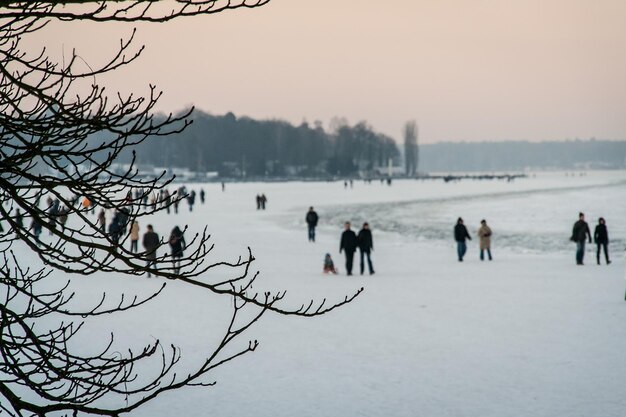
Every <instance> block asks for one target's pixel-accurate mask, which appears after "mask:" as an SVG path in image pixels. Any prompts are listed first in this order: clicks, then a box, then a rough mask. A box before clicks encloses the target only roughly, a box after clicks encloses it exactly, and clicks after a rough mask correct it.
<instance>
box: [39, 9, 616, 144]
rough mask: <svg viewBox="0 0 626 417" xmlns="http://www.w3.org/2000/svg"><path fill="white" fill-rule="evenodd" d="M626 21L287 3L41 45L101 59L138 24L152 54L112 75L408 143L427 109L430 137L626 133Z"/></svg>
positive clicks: (139, 87) (546, 13)
mask: <svg viewBox="0 0 626 417" xmlns="http://www.w3.org/2000/svg"><path fill="white" fill-rule="evenodd" d="M625 21H626V1H624V0H595V1H593V0H471V1H470V0H437V1H436V0H411V1H409V0H387V1H384V2H379V1H372V0H341V1H338V0H332V1H331V0H272V1H271V2H270V3H269V4H267V5H265V6H263V7H261V8H257V9H250V10H235V11H228V12H225V13H222V14H219V15H211V16H199V17H193V18H185V19H180V20H177V21H173V22H170V23H165V24H139V25H119V24H98V23H78V24H77V23H58V24H54V25H51V26H50V27H49V28H47V29H46V31H45V34H38V35H37V36H39V38H38V39H35V40H36V41H37V42H39V43H40V44H42V45H45V46H47V48H48V49H49V50H50V51H54V52H55V53H59V51H65V53H66V54H67V53H68V51H69V50H71V48H72V47H76V48H77V51H78V53H79V54H80V55H81V57H83V58H84V59H85V61H86V62H88V63H93V64H97V63H98V62H101V61H102V60H103V59H104V58H105V57H106V56H108V55H109V54H110V53H111V52H112V51H113V50H114V49H115V47H116V46H117V45H118V42H119V39H120V38H121V37H124V36H128V35H129V34H130V32H131V30H132V27H137V29H138V33H137V39H136V41H137V45H141V44H145V45H146V50H145V51H144V53H143V54H142V57H141V58H140V60H138V61H137V62H135V63H133V65H132V66H129V67H126V68H125V69H123V70H121V71H118V72H116V73H115V74H113V75H111V76H107V77H103V79H101V80H98V81H99V82H101V83H103V84H106V85H107V87H108V88H109V89H110V90H113V91H118V90H119V91H122V92H136V93H145V92H146V91H147V85H148V84H149V83H151V84H156V85H157V87H158V88H159V89H162V90H163V91H164V96H163V97H162V99H161V102H160V105H159V109H160V110H163V111H167V112H170V111H177V110H180V109H183V108H185V107H187V106H190V105H195V106H196V108H198V109H200V110H203V111H206V112H209V113H213V114H223V113H226V112H229V111H232V112H233V113H235V114H236V115H247V116H250V117H253V118H262V119H266V118H279V119H285V120H288V121H290V122H292V123H295V124H300V123H301V122H302V121H303V120H306V121H308V122H309V123H312V122H314V121H316V120H320V121H322V122H323V124H324V126H328V125H329V121H330V120H331V119H332V118H333V117H335V116H339V117H345V118H347V119H348V121H349V122H350V123H356V122H359V121H361V120H366V121H367V122H368V123H369V124H371V125H372V126H373V127H374V129H375V130H377V131H380V132H383V133H386V134H388V135H390V136H391V137H393V138H395V139H397V140H399V141H400V140H401V139H402V128H403V125H404V123H405V122H406V121H407V120H411V119H415V120H416V121H417V122H418V125H419V140H420V142H421V143H436V142H441V141H483V140H488V141H492V140H497V141H506V140H531V141H540V140H566V139H574V138H582V139H587V138H591V137H595V138H598V139H617V140H626V75H625V74H626V24H624V22H625ZM35 43H36V42H35ZM33 45H34V44H33ZM33 47H34V46H33Z"/></svg>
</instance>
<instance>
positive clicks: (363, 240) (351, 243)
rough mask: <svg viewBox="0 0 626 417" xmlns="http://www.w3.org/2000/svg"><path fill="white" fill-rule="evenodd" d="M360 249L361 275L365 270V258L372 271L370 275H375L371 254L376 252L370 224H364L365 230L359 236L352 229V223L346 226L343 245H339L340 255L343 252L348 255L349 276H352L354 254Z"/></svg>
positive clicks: (342, 240)
mask: <svg viewBox="0 0 626 417" xmlns="http://www.w3.org/2000/svg"><path fill="white" fill-rule="evenodd" d="M357 248H359V252H360V253H361V275H363V272H364V270H365V262H364V261H365V259H364V258H365V257H367V266H368V268H369V271H370V275H372V274H374V267H373V265H372V259H371V257H370V255H371V252H372V251H373V250H374V241H373V239H372V231H371V230H370V227H369V224H367V223H363V228H362V229H361V230H360V231H359V234H358V235H357V234H356V233H354V231H353V230H352V229H350V222H346V223H345V224H344V231H343V233H342V234H341V243H340V245H339V253H341V252H342V251H343V252H345V255H346V272H347V274H348V275H352V264H353V261H354V252H356V249H357Z"/></svg>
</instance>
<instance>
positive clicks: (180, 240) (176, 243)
mask: <svg viewBox="0 0 626 417" xmlns="http://www.w3.org/2000/svg"><path fill="white" fill-rule="evenodd" d="M186 247H187V244H186V242H185V236H184V234H183V231H182V230H180V228H179V227H178V226H176V227H174V229H173V230H172V233H171V234H170V249H171V250H172V263H173V265H174V273H175V274H178V273H179V272H180V259H181V258H182V257H183V251H184V250H185V248H186Z"/></svg>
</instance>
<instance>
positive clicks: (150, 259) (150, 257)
mask: <svg viewBox="0 0 626 417" xmlns="http://www.w3.org/2000/svg"><path fill="white" fill-rule="evenodd" d="M147 229H148V231H147V232H146V233H144V234H143V242H142V244H143V248H144V249H145V255H146V268H150V267H151V266H153V265H154V264H156V259H157V249H158V248H159V244H160V243H161V242H160V241H159V235H158V234H156V232H155V231H154V228H153V227H152V225H151V224H149V225H148V226H147ZM150 276H151V275H150V272H148V278H150Z"/></svg>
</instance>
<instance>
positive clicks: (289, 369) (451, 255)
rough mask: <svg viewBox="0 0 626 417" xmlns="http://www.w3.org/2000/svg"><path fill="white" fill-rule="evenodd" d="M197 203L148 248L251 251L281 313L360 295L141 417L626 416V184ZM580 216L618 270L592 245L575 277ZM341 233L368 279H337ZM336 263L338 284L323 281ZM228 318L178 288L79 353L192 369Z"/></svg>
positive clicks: (412, 187) (162, 225)
mask: <svg viewBox="0 0 626 417" xmlns="http://www.w3.org/2000/svg"><path fill="white" fill-rule="evenodd" d="M190 187H191V188H195V189H196V190H199V187H200V186H199V185H193V184H192V185H190ZM203 187H204V188H205V191H206V192H207V203H206V204H205V205H200V204H199V199H197V201H198V204H197V205H196V207H195V208H194V211H193V213H189V211H188V208H187V206H186V204H181V214H180V215H179V216H178V217H175V216H174V215H170V216H168V215H167V214H160V215H158V216H155V218H154V219H153V220H152V221H151V223H152V224H153V225H154V226H155V231H156V232H157V233H159V234H160V235H167V234H169V231H170V230H171V229H172V227H173V226H175V225H180V226H183V225H185V224H187V225H189V227H190V229H191V230H199V229H200V228H201V226H202V225H204V224H206V225H208V228H209V231H210V232H211V233H212V241H213V242H214V243H215V244H216V248H215V250H214V252H213V254H212V258H211V259H214V260H218V259H223V258H227V259H233V258H236V257H237V256H238V255H245V253H246V250H247V249H246V248H247V246H250V247H251V248H252V251H253V253H254V255H255V257H256V258H257V260H256V261H255V263H254V265H255V266H254V267H255V269H256V270H259V271H260V278H259V283H258V284H257V287H258V288H257V289H273V290H280V289H286V290H287V303H288V305H294V306H299V305H300V304H302V303H308V300H309V299H311V298H312V299H315V300H322V299H323V298H328V299H329V300H333V299H334V300H340V299H342V298H343V297H344V296H345V295H347V294H352V293H353V292H354V291H355V290H356V289H358V288H360V287H365V291H364V293H363V294H362V295H361V296H359V297H358V298H357V299H356V300H355V301H354V302H353V303H351V304H350V305H348V306H345V307H344V308H342V309H339V310H337V311H334V312H332V313H330V314H328V315H325V316H323V317H319V318H315V319H301V318H292V317H282V316H277V315H273V314H268V315H266V316H265V317H264V318H263V320H262V321H261V322H260V323H259V324H258V325H257V326H256V327H254V328H253V329H252V330H251V331H250V332H249V333H247V336H246V335H244V337H245V339H242V340H241V341H240V346H241V345H245V344H247V341H248V340H249V339H258V340H259V341H260V343H261V345H260V347H259V348H258V350H257V351H256V352H254V353H251V354H249V355H247V356H244V357H243V358H240V359H238V360H236V361H234V362H232V363H230V364H226V365H225V366H224V367H222V368H219V369H218V370H217V371H216V372H215V373H214V374H212V375H211V379H214V380H216V381H217V382H218V384H217V385H216V386H215V387H212V388H186V389H183V390H179V391H177V392H174V393H170V394H167V395H165V396H163V397H161V398H159V399H158V400H156V401H154V402H152V403H150V404H148V405H147V406H145V407H143V408H140V409H139V410H138V412H137V413H136V414H135V415H138V416H146V417H148V416H153V417H160V416H164V417H165V416H181V417H182V416H185V417H186V416H219V417H222V416H251V415H254V416H261V417H270V416H272V417H275V416H280V417H282V416H284V417H287V416H289V417H300V416H338V417H339V416H341V417H343V416H407V417H408V416H455V417H456V416H468V417H469V416H472V417H474V416H475V417H485V416H498V417H509V416H520V417H521V416H535V417H537V416H545V417H554V416H568V417H577V416H580V417H592V416H598V417H612V416H615V417H618V416H619V417H622V416H624V415H625V413H626V411H625V410H626V302H625V301H624V291H625V287H626V282H625V280H624V276H625V262H624V249H625V244H626V224H625V221H624V220H625V219H626V172H589V173H588V174H587V175H585V176H575V177H572V176H565V174H563V173H540V174H537V175H536V176H532V175H531V176H530V177H529V178H526V179H519V180H516V181H514V182H511V183H507V182H504V181H462V182H456V183H448V184H445V183H443V182H441V181H437V182H422V181H395V182H394V183H393V185H392V186H390V187H389V186H387V185H381V184H380V183H378V182H373V183H372V184H364V183H363V182H360V181H355V183H354V188H352V189H344V185H343V183H342V182H341V183H340V182H333V183H297V182H293V183H270V184H267V183H241V184H227V185H226V191H225V192H222V191H221V187H220V185H219V184H208V185H207V184H205V185H203ZM257 193H265V194H266V195H267V197H268V200H269V202H268V209H267V210H266V211H257V210H256V207H255V203H254V197H255V195H256V194H257ZM309 206H314V207H315V209H316V210H317V212H318V214H319V215H320V226H319V227H318V233H317V242H316V243H308V242H307V239H306V227H305V225H304V216H305V213H306V210H307V209H308V207H309ZM579 211H583V212H585V213H586V215H587V221H588V222H589V224H590V227H591V229H592V231H593V228H594V227H595V224H596V223H597V218H598V217H600V216H603V217H605V218H606V221H607V226H608V229H609V235H610V237H611V240H612V243H611V245H610V251H611V256H612V260H613V263H612V264H611V265H609V266H607V265H604V263H603V264H602V265H601V266H598V265H596V264H595V252H594V251H595V245H588V247H587V254H586V257H585V262H586V265H585V266H584V267H580V266H576V264H575V260H574V245H573V244H572V243H571V242H569V241H568V239H569V236H570V234H571V227H572V224H573V223H574V221H575V220H576V219H577V215H578V212H579ZM459 216H461V217H463V218H464V219H465V224H466V225H467V226H468V228H469V230H470V233H471V234H472V235H473V236H475V233H476V229H477V227H478V225H479V222H480V220H481V219H482V218H486V219H487V220H488V222H489V224H490V226H491V227H492V229H493V233H494V235H493V241H492V252H493V255H494V261H493V262H480V261H479V259H478V242H477V240H478V239H477V238H475V237H474V240H473V241H471V242H470V243H469V248H468V254H467V257H466V262H463V263H459V262H457V260H456V255H455V245H454V242H453V239H452V227H453V226H454V223H455V221H456V218H457V217H459ZM345 220H352V221H353V224H354V226H355V228H356V229H357V231H358V226H359V225H360V223H361V222H363V221H368V222H369V223H370V225H371V228H372V230H373V234H374V246H375V251H374V252H373V261H374V266H375V269H376V275H373V276H369V275H364V276H359V275H355V276H353V277H347V276H345V275H343V272H344V271H345V267H344V266H343V257H342V256H340V255H339V253H338V249H339V235H340V233H341V226H342V223H343V222H344V221H345ZM141 228H142V230H141V234H143V232H144V231H145V224H141ZM326 252H330V253H331V254H332V255H333V258H334V260H335V264H336V265H338V266H339V269H340V272H342V274H341V275H338V276H325V275H323V274H322V273H321V268H322V261H323V256H324V254H325V253H326ZM19 256H21V257H28V256H29V255H27V254H26V252H24V251H20V252H19ZM33 262H35V260H33ZM356 269H357V272H358V262H357V265H356ZM216 273H217V274H219V273H220V271H216ZM57 276H59V281H62V280H63V279H65V278H66V277H64V276H62V275H60V274H57ZM160 285H161V282H159V281H158V280H155V279H151V280H149V279H147V278H128V277H117V276H114V275H104V274H102V275H96V276H93V277H89V278H84V277H77V278H75V279H73V281H72V286H73V288H75V289H76V291H77V292H78V295H79V296H80V299H81V300H82V301H81V302H88V301H89V300H96V299H98V298H99V294H100V292H101V291H103V290H105V291H107V292H108V293H109V294H111V295H114V294H116V293H120V292H125V293H129V294H134V293H138V294H145V293H147V292H148V291H150V290H151V289H155V288H157V287H159V286H160ZM227 304H228V300H222V299H221V298H219V297H216V296H213V295H211V294H209V293H204V292H203V291H199V290H198V289H197V288H186V287H185V286H184V285H181V284H180V283H177V282H168V286H167V288H166V290H165V293H164V294H162V296H161V297H160V298H158V299H157V300H156V301H154V302H152V303H150V304H148V305H146V306H143V307H141V308H140V309H138V310H136V311H134V312H132V313H128V314H126V315H124V316H120V317H118V318H116V317H106V318H105V319H104V320H97V321H94V322H90V323H88V325H89V326H88V327H87V328H86V330H85V332H84V333H83V334H82V336H81V337H82V341H83V344H82V345H81V346H80V349H84V350H85V351H89V350H90V349H97V348H98V347H101V345H102V344H103V343H105V339H106V335H107V334H108V332H110V331H114V332H115V333H116V336H117V339H116V342H117V343H118V344H119V345H120V347H121V346H127V345H130V346H133V347H139V346H141V345H142V344H145V343H149V342H151V341H153V340H154V338H159V339H160V340H161V341H162V342H164V343H165V344H169V343H173V344H176V345H179V346H180V347H181V349H182V354H183V356H184V358H185V359H184V362H183V364H182V365H183V366H185V363H187V361H188V362H189V363H191V362H193V360H194V359H196V360H199V359H200V358H202V357H203V355H204V354H205V353H206V352H205V351H206V349H207V346H208V347H209V348H210V347H211V346H212V344H213V343H215V341H216V338H217V337H219V336H221V334H220V333H219V332H220V330H222V329H223V327H224V323H223V322H222V321H221V320H222V319H223V318H224V317H225V316H224V314H228V312H229V310H228V305H227ZM103 334H104V336H103Z"/></svg>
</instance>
